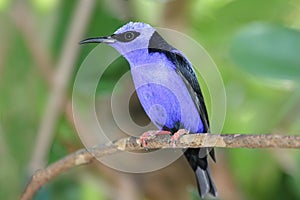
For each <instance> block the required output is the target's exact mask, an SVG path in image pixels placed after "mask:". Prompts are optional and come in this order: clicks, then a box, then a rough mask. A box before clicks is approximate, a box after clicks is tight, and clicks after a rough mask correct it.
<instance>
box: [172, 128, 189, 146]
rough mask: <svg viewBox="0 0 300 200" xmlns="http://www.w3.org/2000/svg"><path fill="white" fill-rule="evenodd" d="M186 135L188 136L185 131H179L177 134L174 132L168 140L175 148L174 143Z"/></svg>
mask: <svg viewBox="0 0 300 200" xmlns="http://www.w3.org/2000/svg"><path fill="white" fill-rule="evenodd" d="M186 134H189V132H188V131H187V130H185V129H179V130H178V131H177V132H175V133H174V134H173V135H172V137H171V139H170V140H171V142H172V144H173V146H174V147H175V145H176V142H177V141H178V140H179V138H180V137H181V136H183V135H186Z"/></svg>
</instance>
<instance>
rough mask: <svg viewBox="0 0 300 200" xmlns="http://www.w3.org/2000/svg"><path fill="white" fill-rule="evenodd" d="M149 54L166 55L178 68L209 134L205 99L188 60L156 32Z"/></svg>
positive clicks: (150, 43)
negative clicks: (158, 53)
mask: <svg viewBox="0 0 300 200" xmlns="http://www.w3.org/2000/svg"><path fill="white" fill-rule="evenodd" d="M148 52H149V53H153V52H160V53H164V54H165V55H166V57H167V58H168V59H169V60H170V61H171V62H172V63H173V64H174V65H175V66H176V72H177V73H178V75H179V76H180V77H181V78H182V80H183V81H184V83H185V85H186V87H187V88H188V90H189V93H190V95H191V97H192V99H193V101H194V103H195V105H196V107H197V109H198V112H199V114H200V117H201V120H202V122H203V126H204V132H209V120H208V115H207V110H206V106H205V102H204V98H203V95H202V92H201V89H200V85H199V83H198V80H197V78H196V75H195V73H194V71H193V69H192V66H191V65H190V63H189V62H188V61H187V59H186V58H185V57H184V56H183V55H182V54H180V53H179V52H178V51H177V50H176V49H175V48H174V47H172V46H171V45H169V44H168V43H167V42H166V41H165V40H164V39H163V38H162V37H161V36H160V35H159V34H158V33H157V32H154V33H153V35H152V37H151V39H150V42H149V47H148Z"/></svg>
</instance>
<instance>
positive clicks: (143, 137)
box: [140, 131, 171, 147]
mask: <svg viewBox="0 0 300 200" xmlns="http://www.w3.org/2000/svg"><path fill="white" fill-rule="evenodd" d="M165 134H167V135H170V134H171V132H169V131H147V132H145V133H143V134H142V135H141V136H140V140H141V145H142V147H147V140H149V139H152V138H154V137H155V136H156V135H165Z"/></svg>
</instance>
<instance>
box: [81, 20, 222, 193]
mask: <svg viewBox="0 0 300 200" xmlns="http://www.w3.org/2000/svg"><path fill="white" fill-rule="evenodd" d="M84 43H106V44H108V45H110V46H112V47H113V48H115V49H116V50H117V51H119V53H121V55H123V56H124V57H125V58H126V60H127V61H128V62H129V64H130V69H131V74H132V78H133V81H134V85H135V88H136V92H137V95H138V98H139V100H140V102H141V104H142V106H143V108H144V110H145V112H146V114H147V115H148V117H149V118H150V119H151V121H152V122H153V123H154V124H155V125H156V126H157V127H158V128H159V129H161V130H166V131H170V132H171V133H172V134H174V133H176V132H177V131H178V130H179V129H181V128H184V129H187V130H189V131H190V132H191V133H208V132H209V121H208V115H207V111H206V107H205V103H204V99H203V96H202V93H201V90H200V86H199V83H198V80H197V78H196V75H195V72H194V69H193V67H192V64H191V63H190V61H189V60H188V59H187V58H186V57H185V56H184V55H183V54H182V53H181V52H180V51H178V50H177V49H175V48H174V47H172V46H171V45H169V44H168V43H167V42H166V41H165V40H164V39H163V38H162V37H161V36H160V35H159V34H158V32H157V31H156V30H155V29H154V28H153V27H151V26H150V25H148V24H145V23H141V22H135V23H134V22H129V23H127V24H125V25H124V26H122V27H121V28H119V29H118V30H117V31H116V32H115V33H114V34H112V35H110V36H106V37H96V38H88V39H85V40H83V41H81V42H80V44H84ZM207 152H208V153H209V154H210V156H211V157H212V159H213V160H214V161H215V156H214V150H213V149H210V150H208V149H207V148H201V149H200V148H198V149H197V148H189V149H187V150H186V151H185V152H184V155H185V157H186V159H187V160H188V162H189V164H190V165H191V167H192V169H193V170H194V172H195V176H196V179H197V186H198V191H199V194H200V196H201V197H204V196H206V195H207V194H211V195H213V196H216V195H217V190H216V187H215V185H214V183H213V180H212V178H211V175H210V170H209V166H208V163H207Z"/></svg>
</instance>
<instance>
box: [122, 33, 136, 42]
mask: <svg viewBox="0 0 300 200" xmlns="http://www.w3.org/2000/svg"><path fill="white" fill-rule="evenodd" d="M124 38H125V40H127V41H131V40H132V39H134V33H133V32H126V33H125V34H124Z"/></svg>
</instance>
